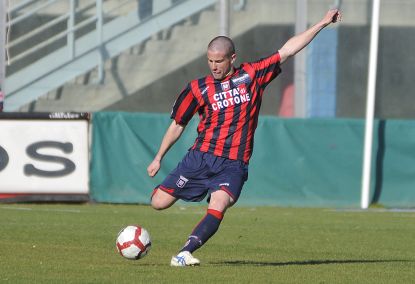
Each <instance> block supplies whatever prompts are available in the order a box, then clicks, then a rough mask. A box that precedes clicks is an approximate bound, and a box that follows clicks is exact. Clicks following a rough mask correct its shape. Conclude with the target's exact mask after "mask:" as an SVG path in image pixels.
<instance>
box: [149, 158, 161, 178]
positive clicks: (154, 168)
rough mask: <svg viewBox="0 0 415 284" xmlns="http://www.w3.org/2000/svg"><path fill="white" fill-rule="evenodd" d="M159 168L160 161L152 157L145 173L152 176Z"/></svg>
mask: <svg viewBox="0 0 415 284" xmlns="http://www.w3.org/2000/svg"><path fill="white" fill-rule="evenodd" d="M159 169H160V161H159V160H157V159H154V160H153V161H152V162H151V163H150V165H149V166H148V167H147V173H148V175H149V176H150V177H154V176H155V175H156V174H157V172H158V171H159Z"/></svg>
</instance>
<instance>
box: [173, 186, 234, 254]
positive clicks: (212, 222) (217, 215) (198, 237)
mask: <svg viewBox="0 0 415 284" xmlns="http://www.w3.org/2000/svg"><path fill="white" fill-rule="evenodd" d="M232 204H233V199H232V198H231V197H230V196H229V195H228V193H226V192H225V191H223V190H217V191H215V192H213V193H212V194H211V197H210V202H209V206H208V209H207V211H206V214H205V216H204V217H203V218H202V220H200V222H199V223H198V224H197V225H196V227H195V228H194V229H193V231H192V233H191V234H190V236H189V238H188V240H187V242H186V244H185V245H184V247H183V248H182V249H181V250H180V251H189V252H190V253H192V252H194V251H195V250H197V249H198V248H200V247H201V246H202V245H203V244H205V243H206V242H207V241H208V240H209V239H210V237H212V236H213V235H214V234H215V233H216V231H217V230H218V228H219V225H220V223H221V222H222V219H223V215H224V214H225V211H226V209H228V208H229V207H230V206H232Z"/></svg>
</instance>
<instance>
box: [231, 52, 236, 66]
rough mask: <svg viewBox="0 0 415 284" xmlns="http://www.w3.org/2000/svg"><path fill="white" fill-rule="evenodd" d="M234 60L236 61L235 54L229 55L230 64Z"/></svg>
mask: <svg viewBox="0 0 415 284" xmlns="http://www.w3.org/2000/svg"><path fill="white" fill-rule="evenodd" d="M235 60H236V54H235V53H234V54H232V55H231V63H232V64H233V63H234V62H235Z"/></svg>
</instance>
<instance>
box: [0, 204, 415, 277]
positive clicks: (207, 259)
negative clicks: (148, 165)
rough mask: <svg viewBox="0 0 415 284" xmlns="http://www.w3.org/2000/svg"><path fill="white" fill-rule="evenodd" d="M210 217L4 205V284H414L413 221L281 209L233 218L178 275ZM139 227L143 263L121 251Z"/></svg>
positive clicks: (0, 261)
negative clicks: (196, 232)
mask: <svg viewBox="0 0 415 284" xmlns="http://www.w3.org/2000/svg"><path fill="white" fill-rule="evenodd" d="M204 214H205V207H202V206H186V207H182V206H179V205H176V206H173V207H172V208H170V209H168V210H165V211H155V210H153V209H151V208H150V207H148V206H138V205H109V204H79V205H78V204H75V205H73V204H13V205H9V204H2V205H0V216H1V218H0V282H1V283H414V281H415V212H411V211H395V212H390V211H388V212H380V211H379V210H369V211H368V212H361V211H358V210H356V211H347V210H345V211H341V210H333V209H300V208H276V207H252V208H251V207H235V208H232V209H230V210H229V211H228V212H227V213H226V215H225V218H224V221H223V222H222V225H221V228H220V229H219V231H218V233H217V234H216V235H215V236H214V237H213V238H212V239H210V240H209V242H208V243H207V244H206V245H205V246H204V247H203V248H201V249H200V250H198V251H196V252H195V253H194V255H195V256H196V257H198V258H199V259H200V260H201V262H202V265H201V266H200V267H186V268H173V267H170V266H169V263H170V258H171V256H172V255H173V254H175V253H176V252H177V250H178V249H179V248H180V247H181V246H182V245H183V244H184V242H185V238H186V237H187V235H188V234H189V233H190V231H191V230H192V229H193V226H194V225H195V224H196V223H197V222H198V221H199V220H200V219H201V217H202V216H203V215H204ZM129 224H141V225H142V226H143V227H145V228H146V229H148V231H149V232H150V234H151V237H152V244H153V246H152V249H151V251H150V253H149V255H147V256H146V257H145V258H143V259H141V260H137V261H132V260H126V259H124V258H122V257H121V256H120V255H119V254H118V253H117V252H116V248H115V238H116V235H117V233H118V231H119V230H120V229H121V228H122V227H124V226H126V225H129Z"/></svg>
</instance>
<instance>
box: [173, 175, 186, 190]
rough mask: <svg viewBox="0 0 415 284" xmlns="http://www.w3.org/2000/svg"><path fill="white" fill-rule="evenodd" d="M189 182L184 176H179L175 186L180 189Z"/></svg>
mask: <svg viewBox="0 0 415 284" xmlns="http://www.w3.org/2000/svg"><path fill="white" fill-rule="evenodd" d="M188 181H189V180H188V179H187V178H185V177H184V176H180V177H179V179H178V180H177V181H176V185H177V186H178V187H180V188H183V187H184V186H185V185H186V183H187V182H188Z"/></svg>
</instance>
